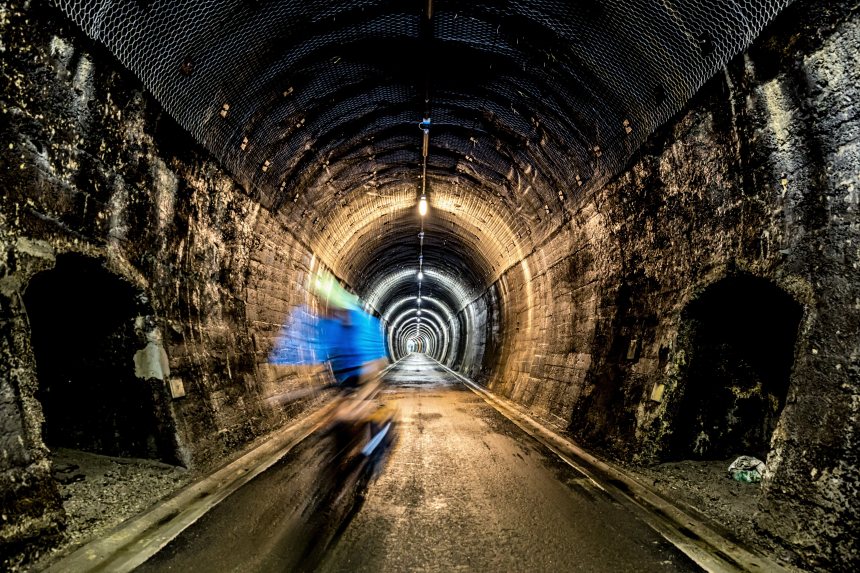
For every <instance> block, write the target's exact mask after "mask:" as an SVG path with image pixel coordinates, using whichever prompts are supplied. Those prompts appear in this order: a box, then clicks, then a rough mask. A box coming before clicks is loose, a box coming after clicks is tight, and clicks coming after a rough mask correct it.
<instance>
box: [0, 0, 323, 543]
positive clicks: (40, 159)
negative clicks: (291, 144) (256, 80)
mask: <svg viewBox="0 0 860 573" xmlns="http://www.w3.org/2000/svg"><path fill="white" fill-rule="evenodd" d="M0 17H2V22H0V31H2V38H3V40H2V52H3V53H2V58H3V72H2V73H3V77H2V82H3V83H4V85H7V83H8V86H9V87H8V89H7V88H4V94H3V96H2V97H3V100H2V101H0V106H2V110H0V112H2V120H0V134H2V138H0V140H2V142H3V144H2V150H0V189H2V195H3V200H2V202H0V252H2V257H0V424H2V427H0V431H2V434H0V449H2V456H0V513H2V514H3V522H2V536H0V545H2V551H0V554H6V552H7V551H10V552H11V553H14V552H15V549H14V547H15V546H16V544H18V545H20V544H22V543H25V542H26V541H27V539H29V538H32V537H33V536H37V535H42V536H44V535H45V534H47V533H49V532H51V531H54V532H56V531H57V530H58V528H60V527H61V526H62V520H63V516H62V508H61V505H60V501H59V499H58V496H57V491H56V488H55V486H54V485H53V481H52V480H51V478H50V468H49V463H48V458H47V449H46V447H45V445H44V443H43V441H42V434H41V425H42V423H43V422H44V419H43V415H42V409H41V407H40V404H39V402H38V400H37V398H36V395H37V392H38V390H39V382H38V380H37V377H36V365H35V363H34V357H33V352H32V350H31V347H30V332H29V326H28V321H27V314H26V309H25V308H24V305H23V300H24V299H23V296H24V293H25V292H26V289H27V285H28V282H29V280H30V279H31V278H32V277H33V276H34V275H35V274H36V273H38V272H41V271H47V270H49V269H51V268H53V266H54V265H55V261H56V259H57V257H58V256H63V254H65V253H78V254H82V255H86V256H89V257H92V258H93V259H96V260H98V261H101V262H102V263H103V264H104V266H105V267H106V268H107V269H108V270H109V271H110V272H111V273H112V274H114V275H116V277H118V278H120V279H121V280H123V281H125V282H127V283H129V284H130V285H131V286H133V288H134V289H135V291H136V292H138V293H139V297H140V299H141V300H142V301H144V302H145V303H146V306H148V307H149V308H151V312H152V314H151V316H146V317H141V320H140V324H138V326H139V327H140V328H142V329H143V330H145V332H140V334H141V339H140V347H141V351H142V352H141V353H138V356H137V357H131V356H130V357H128V368H129V369H130V370H129V371H130V372H134V369H135V362H138V364H137V372H136V374H137V376H138V377H145V378H147V384H148V385H149V387H150V390H151V392H152V394H153V396H154V399H155V400H156V401H157V402H158V403H161V404H165V405H166V406H165V412H164V419H163V420H161V422H162V425H164V426H166V427H167V430H166V431H167V432H170V433H172V435H173V438H172V441H173V443H174V444H175V448H174V451H172V452H170V453H169V455H167V456H165V458H166V459H167V460H168V461H173V462H180V463H183V464H188V465H193V466H195V467H198V468H204V467H208V466H212V465H214V464H218V463H221V462H223V460H224V459H225V457H227V456H229V455H231V454H232V453H233V452H235V451H236V450H237V448H239V447H240V446H242V445H244V444H247V443H248V442H250V441H251V440H253V439H254V438H256V437H258V436H261V435H263V434H264V433H266V432H268V431H270V430H272V429H274V428H277V427H279V426H281V425H283V423H284V422H286V421H287V420H289V419H291V418H293V417H295V415H297V414H298V413H299V411H300V410H301V409H302V408H306V407H310V406H312V405H313V404H314V403H317V402H318V401H319V400H320V399H321V394H320V393H319V392H318V389H319V387H320V386H321V385H322V384H323V383H327V378H326V377H327V374H326V373H325V372H324V371H322V370H320V369H316V370H315V369H311V368H309V367H306V368H304V369H298V368H295V367H292V368H290V367H285V366H273V365H270V364H269V363H268V356H269V352H270V350H271V349H272V346H273V344H274V341H275V339H276V337H277V335H278V333H279V331H280V330H281V325H282V324H283V323H284V319H285V316H286V315H287V314H288V313H289V312H290V310H291V309H292V308H293V307H294V306H295V305H297V304H302V303H306V302H307V301H308V296H307V293H306V290H305V289H306V287H307V286H308V285H310V272H311V271H312V270H314V268H316V267H317V266H318V262H317V261H316V259H315V257H314V256H313V255H312V253H310V252H309V250H308V248H306V247H305V246H304V244H303V243H302V242H300V241H299V240H297V239H296V238H295V237H294V236H293V235H291V233H290V229H289V228H287V227H286V226H285V225H284V224H283V222H282V221H281V219H280V218H279V216H278V215H277V214H274V213H272V212H270V211H268V210H266V209H265V208H263V207H262V206H261V205H260V203H259V202H258V200H257V199H256V198H255V197H254V195H253V194H249V193H248V192H247V191H246V190H245V189H242V188H240V187H238V186H237V185H236V184H235V183H234V182H233V181H232V180H231V179H230V177H228V176H227V175H226V174H225V173H224V172H223V171H222V170H221V169H220V168H219V167H218V165H216V164H215V163H213V162H212V161H211V160H210V159H209V158H208V156H207V155H206V154H204V153H203V152H202V151H201V150H199V148H198V147H197V146H196V145H195V144H193V142H192V140H191V138H190V136H188V135H187V134H186V133H185V132H183V131H181V130H180V129H179V128H178V127H176V126H175V124H174V123H173V121H172V120H171V119H170V118H168V117H166V116H164V115H163V114H162V113H161V111H160V107H159V106H158V105H157V104H156V103H154V102H153V101H152V99H151V98H150V97H149V96H148V95H146V94H144V92H143V90H142V88H141V86H140V85H139V83H138V82H137V80H136V79H134V78H133V77H132V76H131V75H130V74H129V73H127V72H126V71H124V70H122V68H121V67H120V66H119V65H118V64H117V63H116V62H115V60H114V59H113V57H112V56H110V55H109V54H108V53H107V52H106V51H104V50H103V49H102V48H100V47H99V46H97V45H95V44H93V43H92V42H90V41H89V40H87V39H86V38H85V37H84V36H83V35H82V34H81V33H80V32H79V31H77V30H76V29H75V28H74V27H73V26H72V25H71V24H70V23H68V21H67V20H66V19H65V18H64V17H63V16H61V15H60V14H59V12H57V11H56V10H55V9H54V8H53V7H51V6H50V4H49V3H48V2H47V1H44V2H43V1H36V2H30V3H27V4H24V5H17V4H7V3H4V4H3V6H2V10H0ZM94 310H95V309H94ZM143 319H145V320H143ZM141 325H144V326H141ZM140 328H139V329H138V330H140ZM163 359H166V363H164V364H163V362H164V360H163ZM132 375H133V374H132ZM179 381H181V384H182V386H183V387H184V392H185V396H184V397H180V398H176V399H172V394H171V391H170V390H169V383H170V382H172V383H173V384H177V383H178V382H179ZM10 547H11V548H12V549H11V550H10Z"/></svg>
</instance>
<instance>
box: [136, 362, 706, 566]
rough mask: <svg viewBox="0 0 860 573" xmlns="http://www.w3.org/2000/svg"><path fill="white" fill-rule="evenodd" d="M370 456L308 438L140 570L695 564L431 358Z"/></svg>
mask: <svg viewBox="0 0 860 573" xmlns="http://www.w3.org/2000/svg"><path fill="white" fill-rule="evenodd" d="M386 381H387V386H386V389H385V390H384V391H383V392H382V393H381V394H380V395H379V397H378V400H379V401H381V402H383V403H385V404H386V405H388V406H391V407H394V408H396V409H398V410H399V419H398V423H397V432H396V442H395V443H394V445H393V446H391V447H390V448H388V451H387V457H386V458H384V459H382V460H379V461H378V464H377V465H376V466H375V467H371V466H370V465H369V464H359V463H353V464H351V465H347V466H346V467H340V466H339V465H338V464H337V463H336V462H337V460H338V457H337V456H335V454H334V451H335V449H336V447H337V446H335V445H334V443H335V441H334V439H333V437H332V436H330V435H325V434H320V435H315V436H312V437H311V438H308V439H306V440H305V441H304V442H302V443H301V444H300V445H299V446H297V447H296V448H294V449H293V450H292V451H291V452H290V453H289V454H288V455H287V456H285V457H284V458H283V459H282V460H281V461H280V462H278V463H277V464H275V465H274V466H273V467H272V468H270V469H269V470H268V471H266V472H265V473H263V474H261V475H260V476H258V477H257V478H255V479H254V480H253V481H251V482H250V483H248V484H247V485H246V486H245V487H243V488H242V489H241V490H239V491H238V492H236V493H234V494H233V495H232V496H230V497H229V498H227V499H226V500H225V501H224V502H222V503H221V504H219V505H218V506H216V507H215V508H214V509H213V510H212V511H210V512H209V513H207V514H206V515H205V516H204V517H203V518H201V519H200V520H199V521H198V522H197V523H195V524H194V525H193V526H191V527H190V528H188V529H186V530H185V531H184V532H183V533H182V534H181V535H180V536H179V537H177V538H176V539H174V540H173V541H172V542H171V543H170V544H169V545H168V546H167V547H166V548H165V549H164V550H162V551H161V552H160V553H159V554H157V555H156V556H155V557H153V558H152V559H150V560H149V561H148V562H146V563H145V564H144V565H143V566H142V567H141V568H140V569H139V570H140V571H207V572H208V571H254V572H256V571H267V572H268V571H297V570H320V571H350V572H352V571H373V572H376V573H379V572H384V571H493V572H495V571H529V572H533V571H612V572H619V571H699V570H700V569H699V568H698V567H697V566H696V565H695V564H694V563H693V562H691V561H690V560H689V559H688V558H687V557H686V556H684V555H683V554H682V553H680V552H679V551H678V550H677V549H676V548H675V547H674V546H672V545H671V544H669V543H668V542H667V541H665V540H664V539H663V538H662V537H660V536H659V535H658V534H657V533H655V532H654V531H653V530H652V529H650V528H649V527H648V526H647V525H645V524H644V523H643V522H642V521H640V520H639V519H638V518H637V517H636V516H635V515H634V514H632V513H631V512H630V511H629V510H627V509H626V508H625V507H623V506H621V505H619V504H618V503H617V502H615V501H614V500H613V499H612V498H610V497H609V496H608V495H607V494H605V493H604V492H603V491H601V490H600V489H599V488H597V487H595V486H594V484H592V483H591V481H590V480H588V479H587V478H585V477H584V476H583V475H581V474H580V473H578V472H577V471H576V470H574V469H573V468H571V467H570V466H568V465H567V464H565V463H564V462H563V461H562V460H560V459H559V458H558V457H557V456H556V455H555V454H553V453H552V452H551V451H549V450H547V449H546V448H545V447H544V446H543V445H541V444H540V443H539V442H537V441H536V440H534V439H533V438H531V437H530V436H528V435H527V434H525V433H524V432H523V431H521V430H520V429H519V428H518V427H517V426H516V425H514V424H513V423H512V422H510V421H509V420H508V419H507V418H505V417H503V416H502V415H501V414H499V413H498V412H497V411H496V410H494V409H493V408H492V407H490V406H489V405H488V404H486V403H485V402H484V401H483V400H482V399H481V398H480V397H479V396H477V395H475V394H474V393H473V392H471V391H470V390H468V389H467V388H465V387H464V386H463V385H462V384H459V383H458V382H457V381H456V379H455V378H454V377H452V376H450V375H449V374H447V373H446V372H445V371H444V370H443V369H441V368H440V367H438V366H437V365H436V364H435V363H434V362H432V361H431V360H429V359H427V358H425V357H423V356H422V355H410V356H409V357H407V358H405V359H404V360H402V361H400V362H399V363H398V364H397V365H395V367H394V368H392V369H391V370H390V371H389V372H388V374H387V375H386Z"/></svg>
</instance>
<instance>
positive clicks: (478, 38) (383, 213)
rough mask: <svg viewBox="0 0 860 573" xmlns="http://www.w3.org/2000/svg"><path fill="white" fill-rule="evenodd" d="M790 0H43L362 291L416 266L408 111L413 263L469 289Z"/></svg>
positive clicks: (490, 275)
mask: <svg viewBox="0 0 860 573" xmlns="http://www.w3.org/2000/svg"><path fill="white" fill-rule="evenodd" d="M789 1H790V0H746V1H743V2H742V1H739V0H623V1H622V0H607V1H597V0H565V1H562V0H500V1H488V0H483V1H482V0H477V1H474V2H463V1H459V2H455V1H453V0H433V1H428V0H415V1H405V0H364V1H361V0H270V1H265V0H253V1H250V0H208V1H206V2H204V1H200V2H191V1H189V2H174V1H172V0H137V1H128V2H116V1H114V0H58V4H59V5H60V6H61V7H62V8H63V9H64V10H65V11H66V12H67V13H68V14H69V16H70V17H71V18H72V19H73V20H74V21H76V22H77V23H78V24H79V25H81V27H82V28H83V29H84V30H85V32H87V33H88V34H89V35H90V36H92V37H93V38H95V39H97V40H100V41H101V42H103V43H104V44H105V45H106V46H107V47H108V48H109V49H111V50H112V51H113V52H114V53H115V54H116V55H117V57H118V58H119V59H120V60H121V61H122V62H123V63H124V64H125V65H126V66H128V67H129V68H130V69H131V70H132V71H134V72H135V73H136V74H138V75H139V77H140V78H141V79H142V80H143V82H144V84H145V85H146V86H147V87H148V89H150V90H151V91H152V93H153V94H154V95H155V97H156V98H157V99H158V100H159V101H160V102H161V103H162V104H163V105H164V107H165V109H166V110H167V111H168V112H169V113H171V114H172V115H173V116H174V117H176V118H177V120H178V121H179V122H180V124H182V125H183V126H184V127H185V128H187V129H188V130H189V131H190V132H191V133H192V134H193V135H194V137H195V138H197V140H198V141H200V142H201V143H202V144H203V145H204V146H206V147H207V148H208V149H209V150H210V151H211V152H212V153H213V154H214V155H215V156H217V157H218V158H219V159H220V160H221V161H223V162H224V164H225V165H226V166H227V167H228V168H229V169H230V170H231V171H232V172H233V173H234V175H235V176H236V178H237V179H238V180H239V181H240V182H241V183H242V184H244V185H245V186H246V187H248V188H249V189H250V190H252V191H253V192H258V193H259V194H260V196H261V197H262V198H263V201H264V203H265V204H266V205H267V206H269V207H272V208H274V209H277V210H280V211H281V212H282V213H283V214H284V215H285V216H287V217H288V218H289V219H290V221H291V223H292V224H293V226H294V228H295V229H296V233H297V234H298V235H300V236H302V237H303V238H305V239H306V240H307V241H308V243H309V244H311V245H312V247H313V248H314V249H315V250H316V251H317V252H319V254H320V257H321V258H322V259H323V260H324V261H325V262H326V263H327V264H328V265H329V266H330V267H332V268H333V269H334V270H335V272H337V273H338V274H339V275H341V276H343V277H345V278H346V279H347V281H348V282H350V284H352V285H354V286H355V287H356V288H357V289H358V290H359V292H360V293H362V294H365V293H366V292H370V291H373V290H374V289H375V288H376V287H377V286H378V284H379V282H380V281H381V280H383V279H384V276H385V274H386V273H390V272H393V271H397V270H398V269H400V268H405V267H406V266H407V265H409V264H413V265H416V264H417V234H418V231H419V225H420V222H419V219H418V217H417V216H414V206H415V203H416V201H417V195H418V193H419V192H420V188H421V185H422V182H421V172H422V171H421V168H422V161H423V160H422V138H421V131H420V130H419V129H418V125H417V124H418V122H420V121H421V119H422V117H423V116H424V115H425V114H428V115H429V116H430V117H431V118H432V127H431V130H430V145H429V155H428V160H427V188H428V197H429V199H430V203H431V213H430V215H429V216H428V218H427V220H426V232H427V241H426V253H425V264H428V265H430V266H431V267H432V266H435V267H437V268H439V269H440V270H441V271H443V272H444V273H445V274H447V275H450V276H453V277H455V278H456V279H457V280H458V281H461V282H462V288H464V289H466V290H470V289H475V288H479V287H481V286H485V285H486V284H488V282H489V281H491V280H493V279H494V278H495V277H496V276H497V275H498V273H499V272H500V271H501V270H502V268H503V267H505V266H506V265H509V264H512V263H514V262H516V258H515V257H516V256H517V254H519V255H520V256H522V253H523V252H527V251H528V250H529V249H530V248H531V246H533V245H534V244H535V243H536V242H537V239H539V238H540V237H541V236H545V235H546V234H547V233H549V232H551V231H552V230H554V229H555V228H557V227H558V225H560V224H562V223H564V222H565V220H566V209H567V208H568V207H569V205H570V202H571V201H575V200H576V198H577V196H578V195H580V194H582V193H587V192H588V191H589V190H590V189H594V188H596V187H597V186H599V185H601V184H603V183H604V182H605V181H607V179H608V178H610V177H611V176H613V175H614V174H616V173H617V172H618V171H619V170H620V169H621V168H623V166H624V164H625V163H626V161H627V160H628V159H629V158H630V156H631V155H632V154H633V153H634V152H635V151H636V149H637V148H638V147H639V146H640V145H641V143H642V142H643V141H644V140H645V138H646V137H648V135H650V134H651V133H652V132H653V131H654V129H656V127H658V126H659V125H660V124H661V123H663V122H664V121H666V120H667V119H668V118H669V117H670V116H671V115H672V114H673V113H675V112H677V111H678V110H679V109H680V108H681V106H683V104H684V103H685V102H686V101H687V100H688V99H689V98H690V97H691V96H692V94H693V93H694V92H695V91H696V90H697V89H698V88H699V87H700V86H701V85H702V84H703V83H704V82H705V81H706V80H707V79H708V78H709V77H710V76H711V75H713V74H714V73H715V72H716V71H717V70H718V69H719V68H720V67H721V66H723V65H724V64H725V63H726V62H727V61H728V59H729V58H731V57H732V56H734V55H735V54H736V53H738V52H739V51H741V50H742V49H743V48H744V47H745V46H746V45H747V44H749V43H750V42H751V41H752V39H753V38H754V37H755V36H756V35H758V33H759V32H760V31H761V29H762V28H763V27H764V25H765V24H766V23H767V22H768V21H770V20H771V19H772V18H773V17H774V16H775V15H776V13H777V12H779V10H781V9H782V8H783V7H784V6H785V5H787V4H788V3H789ZM428 9H429V10H430V11H429V12H428ZM452 201H454V202H457V201H459V202H460V204H467V205H468V207H467V208H461V209H459V210H458V209H455V208H453V207H451V205H453V204H454V203H452ZM410 211H411V212H410ZM431 286H432V285H431Z"/></svg>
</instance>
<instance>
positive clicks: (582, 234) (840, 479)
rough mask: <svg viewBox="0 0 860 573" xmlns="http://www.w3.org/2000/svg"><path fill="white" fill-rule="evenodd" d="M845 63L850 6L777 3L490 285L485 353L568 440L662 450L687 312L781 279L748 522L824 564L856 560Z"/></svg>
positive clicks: (852, 96)
mask: <svg viewBox="0 0 860 573" xmlns="http://www.w3.org/2000/svg"><path fill="white" fill-rule="evenodd" d="M858 58H860V18H858V9H857V5H856V3H854V2H842V3H835V4H834V3H828V5H826V6H823V5H816V3H812V2H801V3H798V4H796V5H794V6H793V7H792V8H790V9H789V10H788V11H787V12H786V13H785V14H783V15H782V16H781V17H780V18H779V19H778V21H777V22H775V23H774V25H772V26H771V27H770V28H769V29H768V31H767V32H766V33H765V34H764V35H763V36H762V37H761V38H759V39H758V40H757V41H756V43H755V45H754V46H753V47H752V48H751V49H750V50H749V51H748V53H746V54H745V55H744V56H742V57H740V58H738V59H737V60H736V61H734V62H733V63H732V64H731V65H730V66H729V68H728V69H727V70H726V72H725V73H724V74H723V75H722V76H718V77H716V78H714V79H713V80H712V81H711V82H710V83H709V84H708V85H707V86H706V87H705V88H704V89H703V90H702V92H701V93H700V94H699V95H698V96H697V97H696V98H694V100H693V101H691V102H690V104H689V105H688V106H687V108H686V110H685V111H684V112H682V113H681V114H679V116H678V117H677V118H676V120H675V121H674V122H673V123H672V124H671V125H669V126H668V127H666V128H664V129H663V130H662V132H661V133H658V134H655V136H654V137H652V139H651V141H650V143H649V145H648V146H647V147H646V148H645V149H644V150H643V151H642V152H641V153H640V154H639V155H638V158H637V159H636V160H634V162H633V163H632V164H631V166H630V168H629V169H628V170H627V171H626V172H625V173H624V174H622V175H621V176H619V177H618V178H616V179H615V180H614V181H613V182H612V183H611V184H609V185H607V186H606V187H605V188H603V189H602V190H601V191H600V192H598V193H596V194H594V195H593V196H591V197H590V198H588V200H587V201H585V202H583V203H582V204H581V205H580V206H579V207H578V208H577V209H576V210H575V211H574V212H573V213H572V214H571V217H570V219H571V220H570V222H569V223H566V224H564V225H562V226H561V228H560V230H559V232H558V233H556V234H555V235H553V236H552V237H550V238H549V239H548V240H547V241H546V242H545V244H544V245H542V248H541V249H539V250H537V251H536V252H534V253H533V254H531V255H530V256H528V257H526V259H524V260H523V261H521V263H520V264H518V265H515V266H513V267H511V268H510V269H508V270H507V272H506V273H505V274H504V275H503V276H502V278H501V279H500V280H499V281H498V282H497V283H496V284H495V285H493V287H492V289H491V290H496V291H498V292H500V293H501V299H500V305H501V306H500V312H501V314H502V316H503V319H502V321H501V325H500V326H499V327H493V328H492V329H490V328H489V326H488V327H487V328H488V330H492V331H493V334H492V335H491V336H490V340H489V341H488V342H487V348H488V349H489V351H488V352H487V354H486V356H485V360H484V370H485V371H488V375H487V376H486V380H487V382H486V383H487V385H488V386H489V387H490V388H491V389H493V390H495V391H498V392H501V393H503V394H505V395H507V396H509V397H511V398H512V399H514V400H516V401H518V402H519V403H521V404H522V405H524V406H525V407H527V408H529V409H530V410H531V411H532V412H534V413H535V414H538V415H540V416H542V417H543V418H544V419H545V420H547V421H548V422H550V423H553V424H555V425H557V426H558V427H559V428H565V427H566V428H567V429H569V431H570V432H572V433H573V435H575V436H576V437H577V438H578V439H579V440H581V441H582V442H583V443H585V444H587V445H589V446H591V447H594V448H598V449H602V450H603V451H605V452H607V453H609V454H610V455H614V456H618V457H621V458H625V459H633V460H639V461H644V462H648V461H653V460H659V459H665V458H666V456H668V455H669V454H670V452H669V444H671V440H672V439H673V432H674V433H675V434H676V437H677V432H678V430H677V419H678V418H677V417H678V415H679V412H678V410H679V408H680V404H681V403H682V399H683V397H684V395H685V393H686V391H687V389H688V387H689V386H690V385H691V384H693V382H690V381H689V380H687V379H686V378H685V375H684V372H685V368H687V366H688V361H689V360H690V359H691V353H694V352H695V351H696V349H695V348H692V347H690V344H691V342H690V339H689V337H688V336H687V335H686V334H685V333H686V332H687V331H688V330H689V328H691V327H690V325H689V324H688V323H689V322H690V321H689V319H688V318H686V316H687V315H686V314H685V309H689V308H690V303H692V302H693V301H696V300H699V299H700V298H701V297H702V296H703V293H706V292H707V291H708V288H709V287H710V286H711V285H714V284H717V283H719V282H720V281H721V280H722V279H726V278H729V279H731V278H732V277H758V278H760V279H762V280H763V281H764V282H766V283H767V284H769V285H773V286H774V288H777V289H779V291H781V292H783V293H787V294H788V295H789V296H790V297H791V299H793V300H794V301H796V302H797V303H799V304H800V305H802V308H803V317H802V320H801V322H800V328H799V332H798V334H797V337H796V344H795V347H794V358H793V367H792V370H791V374H790V381H789V386H788V394H787V396H785V398H784V407H782V410H781V411H779V410H778V408H776V407H775V408H776V409H777V413H780V412H781V414H780V415H779V418H778V422H777V424H776V429H775V431H774V432H773V436H772V440H771V442H770V451H769V454H768V457H767V462H768V466H769V474H768V476H767V477H766V480H765V483H764V486H763V496H762V501H761V504H760V510H761V511H760V513H759V516H758V523H759V524H760V526H761V527H762V528H763V529H764V530H765V531H768V532H770V533H771V534H773V535H774V536H776V537H778V538H780V539H782V540H784V541H786V542H787V543H789V544H790V545H791V546H792V547H793V548H794V549H795V550H796V551H797V553H798V554H799V555H800V557H801V559H803V560H804V562H805V563H806V564H807V565H809V566H813V567H821V568H835V569H839V568H842V567H845V566H846V565H845V564H846V563H854V564H856V563H857V561H858V559H860V556H858V551H860V549H858V546H857V535H856V531H857V530H858V527H860V522H858V506H857V503H856V499H857V493H858V487H860V474H858V471H860V469H858V462H860V460H858V451H860V449H858V447H857V432H858V425H860V424H858V422H860V406H858V404H860V392H858V380H860V346H858V344H860V334H858V331H860V248H858V245H860V218H858V211H860V205H858V200H860V92H858V87H857V86H858V85H860V61H858ZM490 292H491V291H488V293H487V294H485V295H484V296H483V297H482V299H481V300H480V301H476V303H475V304H476V305H480V306H488V305H490V304H491V301H490V299H491V294H490ZM740 296H743V295H742V294H741V295H740ZM481 316H484V315H481ZM756 388H758V389H757V390H756V389H754V390H752V391H760V388H759V387H756ZM759 398H761V399H762V400H763V401H765V402H766V400H767V399H768V398H769V397H768V396H759ZM771 399H772V400H773V398H771ZM780 407H781V405H780ZM730 414H732V413H731V412H727V414H726V416H727V418H728V417H729V416H730ZM727 423H728V422H727ZM705 438H707V436H705ZM737 453H739V454H740V453H744V452H737ZM849 568H850V566H849Z"/></svg>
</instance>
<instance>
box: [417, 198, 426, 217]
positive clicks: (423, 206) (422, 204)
mask: <svg viewBox="0 0 860 573" xmlns="http://www.w3.org/2000/svg"><path fill="white" fill-rule="evenodd" d="M418 214H419V215H421V216H422V217H423V216H424V215H426V214H427V197H425V196H423V195H422V196H421V200H420V201H418Z"/></svg>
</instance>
